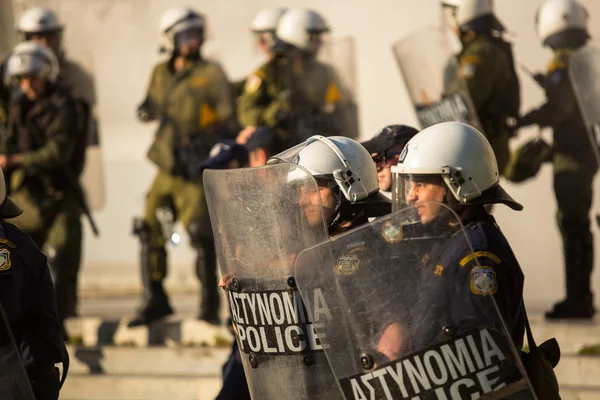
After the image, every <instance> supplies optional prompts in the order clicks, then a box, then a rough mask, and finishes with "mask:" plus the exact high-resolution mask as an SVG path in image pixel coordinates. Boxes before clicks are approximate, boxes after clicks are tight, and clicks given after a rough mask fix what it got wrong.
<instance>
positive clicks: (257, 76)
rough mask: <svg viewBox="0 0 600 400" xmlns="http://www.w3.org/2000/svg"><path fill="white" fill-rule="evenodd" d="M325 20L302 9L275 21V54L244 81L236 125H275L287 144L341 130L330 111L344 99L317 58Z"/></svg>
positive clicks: (331, 73)
mask: <svg viewBox="0 0 600 400" xmlns="http://www.w3.org/2000/svg"><path fill="white" fill-rule="evenodd" d="M328 31H329V26H328V24H327V22H326V21H325V19H324V18H323V17H322V16H321V15H319V14H318V13H317V12H315V11H312V10H308V9H290V10H288V11H286V12H285V13H284V14H283V16H282V17H281V18H280V20H279V22H278V24H277V30H276V38H277V40H276V41H275V44H274V48H273V51H274V52H275V55H274V57H273V58H271V59H270V60H269V61H267V63H265V64H264V65H262V66H261V67H260V68H259V69H258V70H256V71H255V72H253V73H252V74H251V75H250V76H249V77H248V79H247V80H246V85H245V88H244V92H243V94H242V95H241V96H240V98H239V100H238V119H239V122H240V123H241V125H242V126H258V125H265V126H268V127H270V128H272V129H275V130H277V132H278V133H280V134H281V135H282V137H284V139H285V140H286V143H287V144H288V146H291V145H294V144H297V143H299V142H302V141H304V140H305V139H307V138H308V137H310V136H312V135H314V134H324V135H335V134H344V132H343V131H342V129H341V122H340V121H339V116H338V115H336V112H339V111H340V107H341V105H342V104H343V102H344V101H348V100H349V99H348V98H347V96H346V94H345V93H343V88H342V86H341V85H340V83H339V80H338V78H337V76H336V74H335V73H334V71H333V69H332V68H331V67H330V66H329V65H326V64H323V63H321V62H319V61H317V59H316V56H317V53H318V51H319V49H320V47H321V42H322V36H323V34H324V33H326V32H328Z"/></svg>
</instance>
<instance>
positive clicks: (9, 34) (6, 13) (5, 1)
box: [0, 0, 16, 84]
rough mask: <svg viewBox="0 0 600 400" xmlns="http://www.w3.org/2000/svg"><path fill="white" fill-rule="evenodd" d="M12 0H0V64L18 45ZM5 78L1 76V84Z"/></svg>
mask: <svg viewBox="0 0 600 400" xmlns="http://www.w3.org/2000/svg"><path fill="white" fill-rule="evenodd" d="M13 15H14V14H13V4H12V0H0V26H3V27H4V29H3V32H2V35H0V62H2V61H4V60H5V59H6V57H7V56H8V54H9V53H10V52H11V51H12V49H13V47H14V46H15V44H16V38H15V34H14V29H13V26H15V23H14V18H13ZM3 81H4V76H0V84H3Z"/></svg>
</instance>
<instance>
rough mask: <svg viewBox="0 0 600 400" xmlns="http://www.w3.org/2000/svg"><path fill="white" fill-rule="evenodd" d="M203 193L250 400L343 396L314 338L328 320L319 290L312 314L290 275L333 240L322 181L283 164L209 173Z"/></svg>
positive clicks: (291, 165)
mask: <svg viewBox="0 0 600 400" xmlns="http://www.w3.org/2000/svg"><path fill="white" fill-rule="evenodd" d="M204 188H205V193H206V200H207V203H208V208H209V212H210V218H211V222H212V226H213V232H214V236H215V244H216V249H217V255H218V261H219V265H220V268H221V273H222V276H223V277H222V280H221V286H222V287H224V289H225V291H226V293H227V298H228V300H229V307H230V311H231V319H232V323H233V330H234V332H235V336H236V340H237V342H238V345H239V349H240V354H241V357H242V360H243V364H244V370H245V373H246V377H247V380H248V387H249V389H250V393H251V395H252V398H253V399H290V400H291V399H306V400H308V399H336V398H341V394H340V392H339V390H338V387H337V384H336V381H335V379H334V377H333V374H332V372H331V369H330V367H329V364H328V362H327V359H326V357H325V354H324V352H323V346H322V345H321V341H320V339H319V337H318V336H317V334H316V325H318V324H323V323H325V322H326V321H327V320H328V319H329V318H331V315H329V314H327V313H321V311H320V308H319V304H321V301H320V300H321V299H320V297H319V296H320V293H314V294H313V296H314V299H313V300H311V304H316V307H317V309H315V310H313V311H311V312H310V314H309V312H308V310H307V309H306V307H305V305H304V303H303V302H302V299H301V296H300V293H299V292H298V290H297V288H296V280H295V277H294V274H293V266H294V259H295V258H296V256H297V254H298V253H300V251H302V250H303V249H305V248H308V247H310V246H314V245H316V244H317V243H320V242H322V241H324V240H326V239H327V237H328V235H327V229H326V226H325V224H324V222H323V221H324V219H323V216H322V211H321V203H320V190H319V186H318V185H317V182H316V181H315V180H314V179H313V177H312V176H311V174H310V173H309V172H308V171H306V170H305V169H303V168H302V167H300V166H298V165H294V164H290V163H282V164H277V165H270V166H266V167H260V168H242V169H235V170H206V171H205V173H204ZM309 315H312V316H313V317H312V318H309Z"/></svg>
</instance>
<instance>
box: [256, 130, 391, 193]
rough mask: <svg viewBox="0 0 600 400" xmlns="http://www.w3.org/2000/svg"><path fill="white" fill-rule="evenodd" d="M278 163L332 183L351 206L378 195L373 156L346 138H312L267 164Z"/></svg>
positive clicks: (273, 158) (275, 157) (355, 142)
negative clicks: (298, 168) (293, 166)
mask: <svg viewBox="0 0 600 400" xmlns="http://www.w3.org/2000/svg"><path fill="white" fill-rule="evenodd" d="M279 161H284V162H290V163H292V164H297V165H300V166H302V167H303V168H305V169H306V170H308V172H310V173H311V175H313V176H314V177H316V178H319V177H325V178H330V179H333V180H334V181H335V183H336V184H337V186H338V187H339V188H340V191H341V192H342V194H343V195H344V197H345V198H346V200H348V201H350V202H351V203H355V202H359V201H361V200H364V199H366V198H367V197H369V196H371V195H373V194H376V193H377V192H379V182H378V180H377V169H376V167H375V163H374V162H373V159H372V158H371V155H370V154H369V152H368V151H367V150H366V149H365V148H364V147H363V146H362V145H361V144H360V143H358V142H357V141H355V140H352V139H349V138H347V137H343V136H330V137H325V136H312V137H310V138H309V139H308V140H307V141H306V142H304V143H301V144H299V145H297V146H295V147H292V148H291V149H289V150H286V151H284V152H283V153H280V154H278V155H276V156H274V157H272V158H271V159H269V161H268V162H267V164H275V163H277V162H279ZM292 174H293V172H292ZM291 179H293V176H292V177H291Z"/></svg>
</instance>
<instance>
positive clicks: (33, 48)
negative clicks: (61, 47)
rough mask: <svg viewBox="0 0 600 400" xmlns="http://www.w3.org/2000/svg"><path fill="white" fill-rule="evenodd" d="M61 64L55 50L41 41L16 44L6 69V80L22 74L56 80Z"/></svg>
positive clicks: (51, 80)
mask: <svg viewBox="0 0 600 400" xmlns="http://www.w3.org/2000/svg"><path fill="white" fill-rule="evenodd" d="M59 69H60V67H59V64H58V60H57V58H56V56H55V55H54V52H53V51H52V50H51V49H50V48H49V47H48V46H46V45H43V44H41V43H37V42H33V41H26V42H22V43H19V44H18V45H17V46H15V48H14V50H13V52H12V54H11V55H10V57H9V59H8V61H7V64H6V71H5V74H6V76H5V81H10V80H11V79H12V78H15V77H18V76H21V75H34V76H39V77H43V78H46V79H47V80H48V81H49V82H55V81H56V78H57V77H58V72H59Z"/></svg>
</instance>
